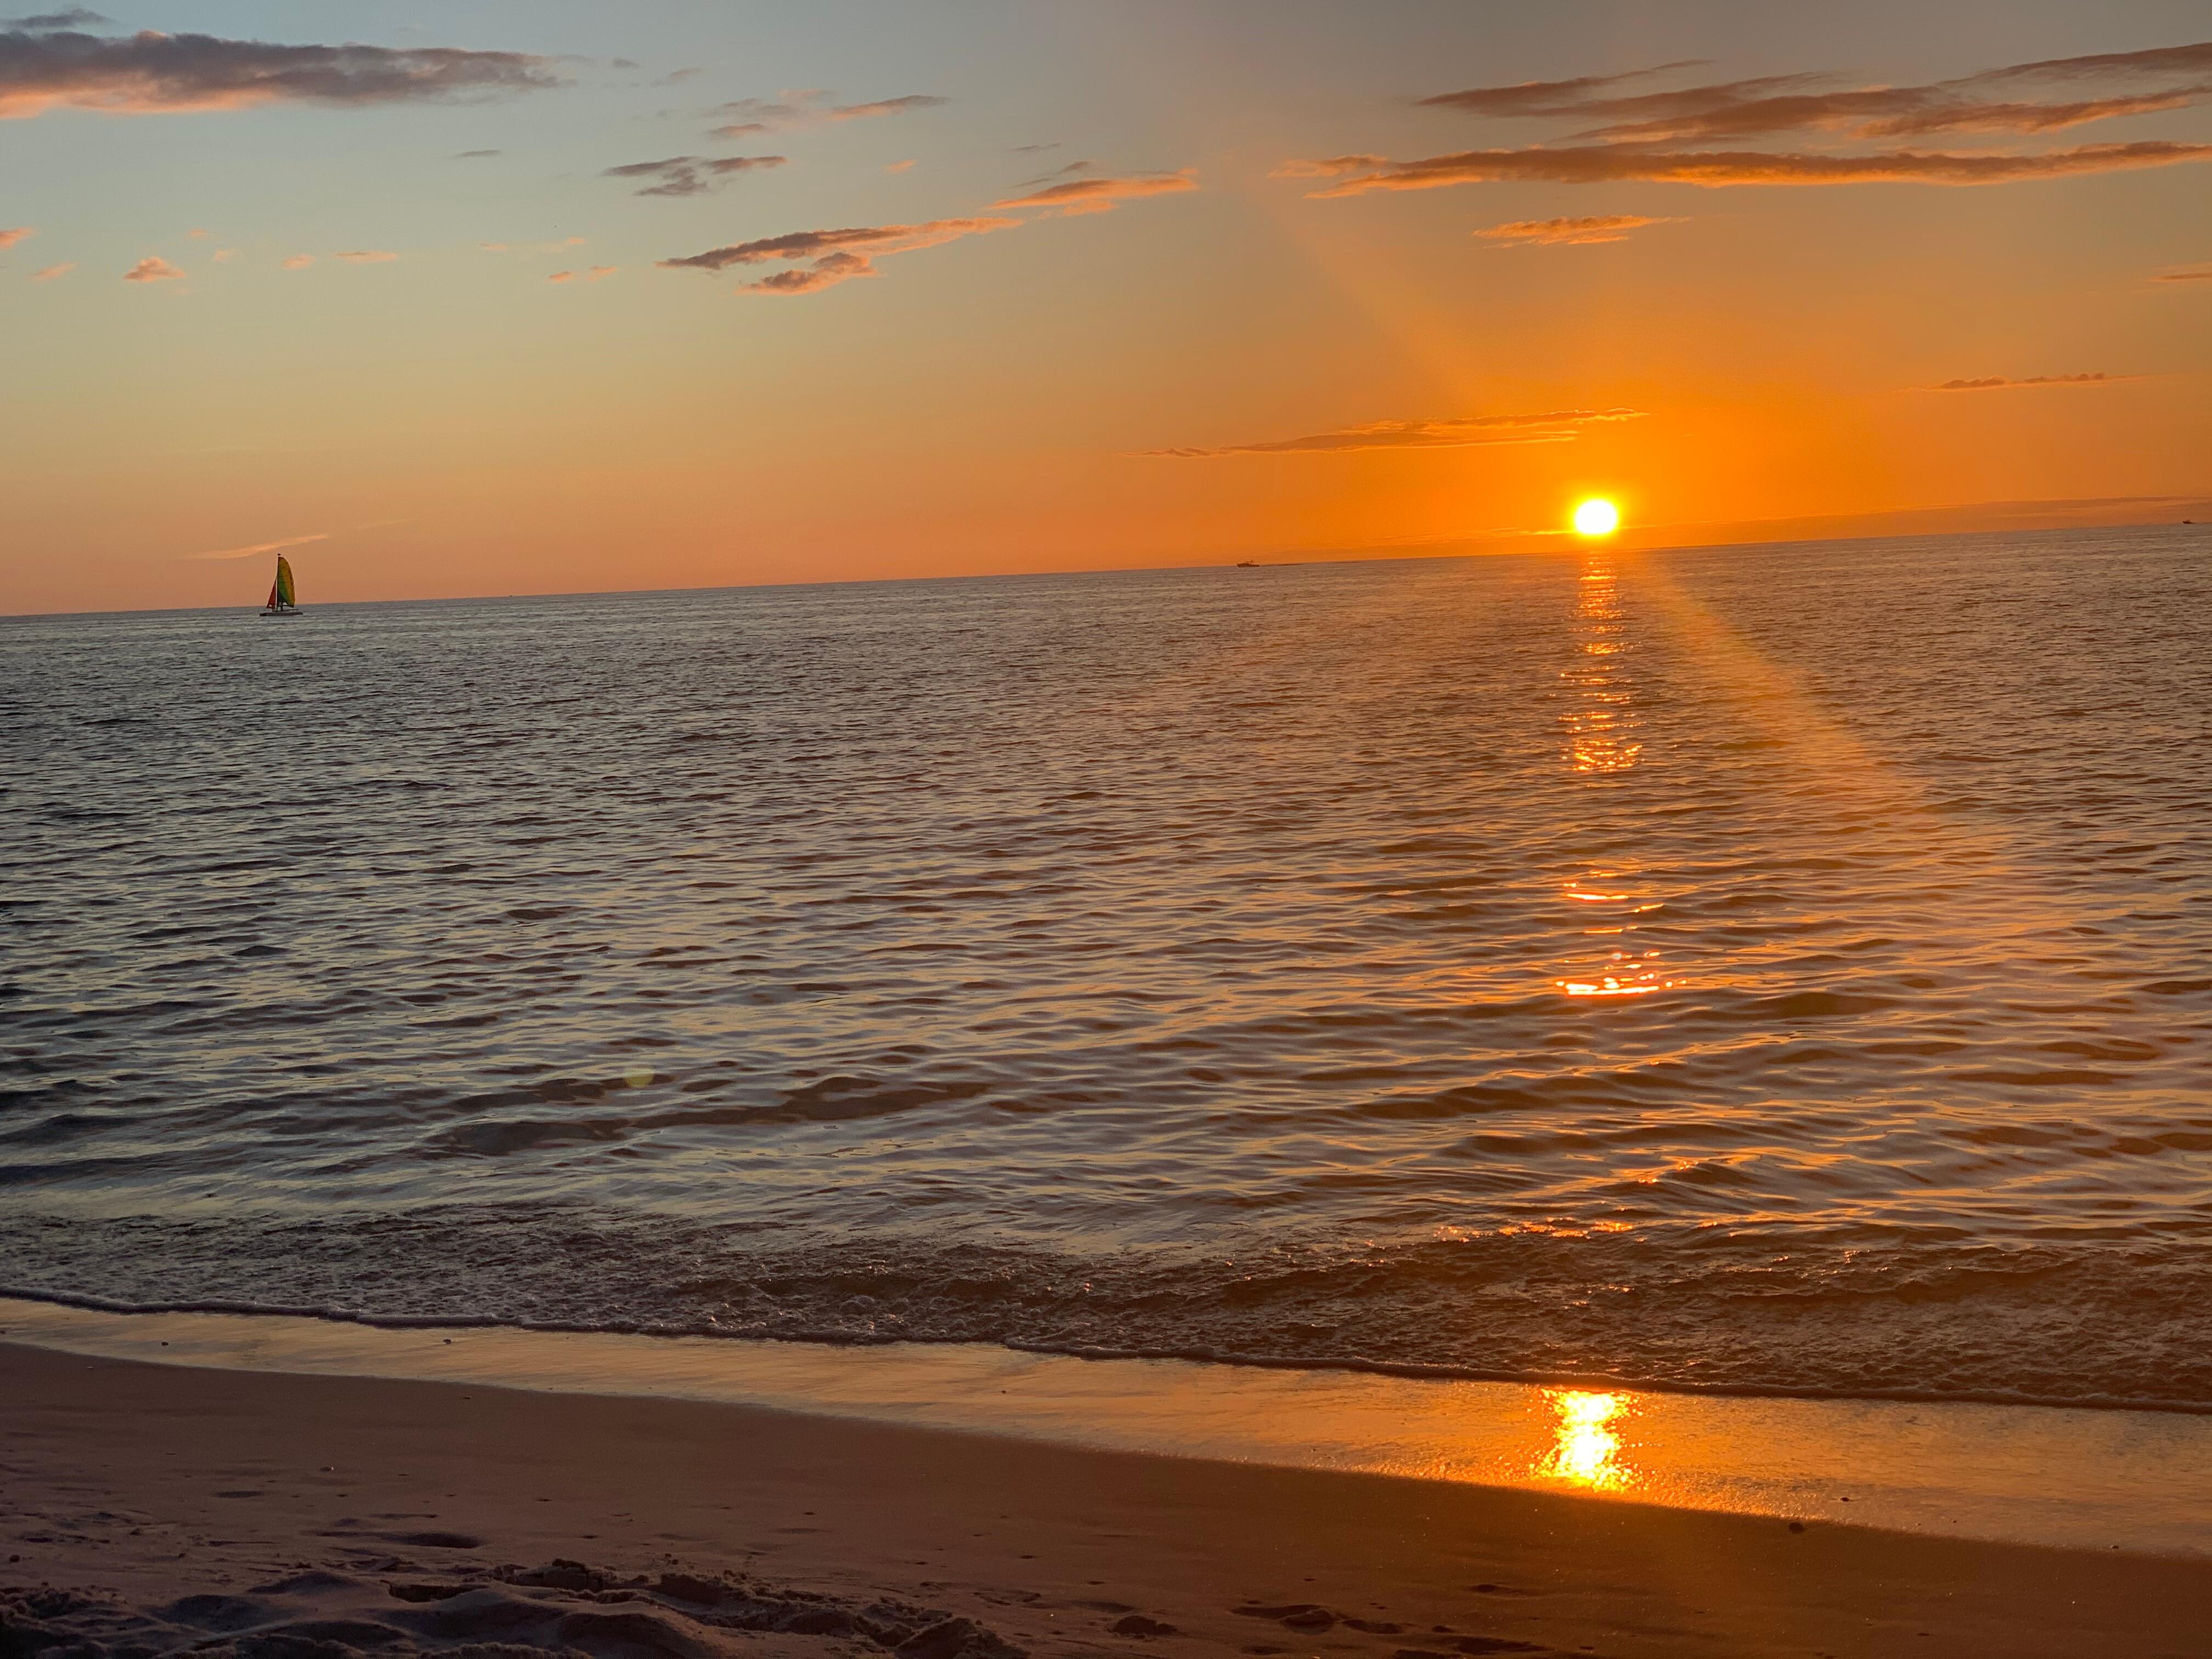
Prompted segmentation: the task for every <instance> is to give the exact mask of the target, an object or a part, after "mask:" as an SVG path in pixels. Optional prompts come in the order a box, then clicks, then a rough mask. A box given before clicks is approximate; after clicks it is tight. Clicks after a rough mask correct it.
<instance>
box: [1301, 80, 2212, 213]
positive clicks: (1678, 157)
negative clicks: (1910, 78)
mask: <svg viewBox="0 0 2212 1659" xmlns="http://www.w3.org/2000/svg"><path fill="white" fill-rule="evenodd" d="M1687 67H1690V65H1689V64H1662V65H1659V66H1658V67H1656V68H1654V69H1649V70H1631V71H1629V72H1627V73H1626V74H1620V75H1603V76H1582V77H1580V78H1578V79H1575V80H1566V81H1529V82H1520V83H1518V84H1516V85H1511V86H1491V87H1471V88H1466V89H1465V90H1462V91H1459V92H1449V93H1439V94H1436V95H1434V96H1432V97H1428V98H1424V99H1421V100H1418V101H1419V103H1420V104H1422V105H1424V106H1431V107H1437V108H1446V109H1451V110H1455V111H1456V112H1460V113H1462V114H1470V115H1475V116H1481V117H1489V118H1496V117H1513V118H1529V117H1558V118H1576V119H1577V120H1580V121H1583V122H1585V123H1587V122H1589V121H1590V120H1592V119H1595V120H1596V121H1597V123H1598V125H1585V126H1584V127H1583V130H1581V131H1576V132H1572V133H1570V134H1569V135H1567V136H1566V137H1565V139H1564V140H1561V141H1554V143H1552V144H1550V145H1546V146H1542V147H1528V148H1519V149H1475V150H1464V151H1461V152H1458V153H1455V154H1452V155H1432V156H1428V157H1425V158H1422V159H1419V160H1414V161H1392V160H1389V159H1388V158H1386V157H1383V156H1378V155H1339V156H1334V157H1328V158H1323V159H1322V160H1318V161H1291V162H1287V163H1285V164H1284V165H1283V166H1282V167H1279V168H1278V169H1277V170H1276V176H1278V177H1279V178H1293V179H1323V180H1329V181H1332V182H1330V183H1329V184H1328V185H1327V186H1326V187H1325V188H1322V189H1321V190H1319V191H1316V192H1314V193H1315V194H1316V195H1322V196H1353V195H1358V194H1361V193H1363V192H1364V191H1370V190H1425V189H1431V188H1435V187H1437V186H1440V185H1460V184H1474V183H1482V182H1489V181H1493V180H1531V181H1541V182H1546V183H1553V184H1594V183H1610V182H1614V181H1622V180H1639V181H1648V182H1657V183H1668V184H1691V185H1708V186H1717V185H1842V184H1874V183H1921V184H1936V185H1984V184H2006V183H2012V182H2015V181H2018V180H2023V179H2048V178H2063V177H2067V176H2071V175H2075V174H2081V173H2106V172H2115V171H2119V170H2122V169H2125V168H2133V167H2160V166H2166V165H2168V164H2171V163H2173V162H2179V161H2202V160H2205V159H2207V158H2208V157H2212V145H2205V144H2201V143H2161V142H2143V143H2104V144H2089V145H2085V146H2081V147H2080V148H2077V149H2057V150H2045V151H2040V152H2035V153H2027V154H2001V155H2000V154H1985V153H1971V154H1950V153H1946V152H1940V151H1937V152H1930V151H1923V150H1918V149H1895V148H1892V147H1893V146H1894V145H1895V144H1896V143H1897V142H1898V141H1899V140H1904V141H1907V142H1910V141H1912V140H1916V139H1923V138H1928V137H1934V136H1936V135H1940V134H1960V135H1966V134H1996V135H2003V136H2015V135H2019V136H2029V137H2032V136H2034V135H2038V134H2044V133H2051V132H2057V131H2063V130H2064V129H2067V128H2070V127H2076V126H2081V125H2085V124H2087V123H2091V122H2096V121H2107V120H2113V119H2118V118H2124V117H2130V116H2142V115H2152V114H2157V113H2160V112H2165V111H2170V110H2176V109H2181V108H2184V107H2186V106H2191V105H2194V104H2197V103H2202V102H2204V101H2206V100H2212V42H2207V43H2203V44H2201V45H2195V46H2168V47H2160V48H2157V49H2154V50H2152V51H2147V52H2112V53H2105V54H2101V55H2099V56H2095V57H2083V58H2050V59H2045V60H2043V61H2040V62H2038V63H2033V64H2010V65H2008V66H2005V67H2002V68H1999V69H1993V70H1981V71H1979V72H1978V73H1975V74H1972V75H1967V76H1959V77H1956V78H1954V79H1952V80H1948V81H1938V82H1929V83H1927V84H1925V85H1917V86H1864V85H1860V86H1850V85H1844V84H1839V82H1841V79H1842V77H1840V76H1836V75H1833V74H1829V73H1826V72H1820V71H1812V72H1804V73H1796V74H1788V75H1769V76H1756V77H1753V78H1749V79H1742V80H1735V81H1717V82H1708V83H1705V84H1703V85H1698V86H1689V87H1676V88H1658V89H1627V88H1625V86H1624V83H1626V82H1637V81H1642V80H1644V79H1645V78H1647V77H1650V76H1656V75H1660V74H1662V73H1666V72H1668V71H1670V70H1680V69H1685V68H1687ZM2146 80H2155V81H2157V82H2162V83H2163V84H2155V85H2148V86H2146V85H2145V84H2143V82H2145V81H2146ZM2098 83H2102V84H2101V85H2100V84H2098ZM2046 90H2047V91H2049V92H2051V93H2063V94H2067V95H2064V96H2062V97H2058V98H2056V99H2055V100H2049V101H2046V100H2044V99H2042V98H2040V97H2039V95H2038V94H2039V93H2041V92H2044V91H2046ZM1774 137H1785V138H1787V139H1788V140H1789V141H1790V142H1789V143H1787V144H1786V145H1784V146H1779V147H1772V148H1766V147H1762V148H1757V149H1744V148H1739V147H1738V146H1741V145H1742V144H1744V143H1747V141H1753V140H1759V139H1771V138H1774ZM1863 145H1878V146H1883V147H1884V148H1882V149H1880V150H1879V151H1878V152H1877V153H1872V154H1869V153H1865V152H1864V151H1863V150H1858V149H1854V148H1853V147H1854V146H1863Z"/></svg>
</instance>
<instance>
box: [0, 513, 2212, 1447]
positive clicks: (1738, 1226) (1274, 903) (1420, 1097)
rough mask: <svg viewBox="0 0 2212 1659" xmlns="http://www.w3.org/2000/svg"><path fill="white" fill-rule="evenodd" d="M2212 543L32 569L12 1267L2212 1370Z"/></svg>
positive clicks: (7, 861) (441, 1307) (20, 792)
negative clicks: (105, 594)
mask: <svg viewBox="0 0 2212 1659" xmlns="http://www.w3.org/2000/svg"><path fill="white" fill-rule="evenodd" d="M2208 551H2212V541H2208V539H2207V533H2206V532H2204V531H2203V530H2202V529H2191V528H2183V527H2179V526H2176V527H2169V528H2150V529H2133V530H2113V531H2094V532H2078V531H2077V532H2051V533H2044V534H2034V535H1990V536H1951V537H1936V538H1904V539H1889V540H1881V541H1866V542H1829V543H1819V544H1795V545H1776V546H1765V547H1746V548H1729V549H1717V550H1691V551H1675V552H1658V553H1650V552H1631V551H1613V550H1594V551H1588V552H1560V553H1556V554H1550V555H1544V556H1514V557H1491V558H1476V559H1433V560H1399V561H1388V562H1364V563H1337V564H1305V565H1294V566H1275V567H1266V568H1256V569H1232V568H1207V569H1186V570H1167V571H1142V572H1124V573H1115V574H1091V575H1073V576H1038V577H1019V578H1014V577H1010V578H997V579H988V580H944V581H915V582H901V583H883V584H855V585H842V586H810V587H784V588H755V589H734V590H721V591H714V592H682V593H652V594H623V595H604V596H585V597H574V598H558V599H508V600H483V601H470V602H446V603H435V604H432V603H424V604H390V605H316V604H314V603H313V600H314V592H313V573H311V572H307V571H303V572H302V573H301V574H302V578H303V582H304V584H305V586H306V588H307V592H305V594H304V597H305V598H306V599H307V600H308V602H309V611H308V614H307V615H306V616H305V617H301V618H298V619H296V620H290V621H276V620H264V619H261V618H259V617H257V616H255V615H254V614H253V611H252V609H251V608H250V607H249V606H246V605H241V606H240V608H239V609H237V610H234V611H220V612H216V611H196V612H168V613H143V614H126V615H103V616H82V617H33V618H17V619H12V620H8V621H5V622H0V882H3V883H4V884H3V885H0V941H4V944H0V1294H7V1295H15V1296H24V1297H43V1298H50V1299H59V1300H65V1301H75V1302H80V1303H84V1304H90V1305H94V1306H105V1307H123V1308H143V1309H228V1310H245V1309H252V1310H282V1311H287V1312H294V1313H312V1314H320V1315H324V1316H344V1317H357V1318H368V1319H371V1320H375V1321H385V1322H448V1321H449V1322H462V1323H471V1322H473V1323H495V1324H509V1325H520V1326H544V1327H553V1328H565V1329H581V1330H605V1331H616V1332H638V1331H647V1332H668V1333H683V1334H695V1335H696V1334H725V1335H730V1336H738V1337H744V1336H780V1337H790V1338H799V1339H806V1340H818V1341H822V1342H832V1343H876V1342H885V1341H892V1340H944V1341H969V1342H975V1341H981V1342H992V1343H998V1344H1002V1345H1006V1346H1012V1347H1017V1348H1025V1349H1037V1350H1043V1351H1048V1352H1064V1353H1075V1354H1086V1355H1091V1354H1095V1355H1107V1354H1111V1355H1123V1356H1145V1355H1176V1356H1185V1357H1192V1358H1207V1359H1215V1360H1224V1361H1244V1362H1258V1363H1267V1364H1291V1365H1304V1366H1348V1367H1354V1368H1370V1369H1376V1370H1416V1371H1422V1370H1435V1371H1437V1372H1439V1373H1443V1374H1448V1375H1458V1376H1473V1377H1495V1378H1523V1379H1541V1380H1561V1379H1587V1380H1596V1379H1604V1380H1607V1381H1611V1382H1615V1383H1625V1384H1628V1385H1631V1386H1642V1387H1650V1388H1657V1389H1711V1390H1717V1391H1723V1392H1739V1393H1778V1394H1793V1395H1814V1396H1856V1397H1883V1396H1899V1397H1905V1398H1915V1399H1919V1398H1926V1399H1956V1400H1980V1401H2032V1402H2042V1403H2052V1404H2073V1405H2121V1404H2125V1405H2136V1406H2166V1407H2184V1408H2188V1409H2193V1410H2198V1411H2212V650H2208V649H2207V648H2206V642H2207V639H2208V635H2207V630H2206V618H2207V617H2208V616H2212V558H2208Z"/></svg>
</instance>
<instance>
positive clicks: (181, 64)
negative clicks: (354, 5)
mask: <svg viewBox="0 0 2212 1659" xmlns="http://www.w3.org/2000/svg"><path fill="white" fill-rule="evenodd" d="M54 15H56V16H59V15H62V14H54ZM559 80H560V77H559V76H558V75H557V74H556V71H555V70H554V68H553V65H552V63H551V60H550V59H548V58H538V57H533V56H532V55H530V54H528V53H525V52H465V51H462V50H459V49H458V48H455V47H450V46H421V47H406V48H396V47H389V46H360V45H354V44H349V45H345V46H278V45H275V44H272V43H270V42H269V41H265V40H222V39H219V38H217V37H216V36H213V35H207V34H159V33H155V32H153V31H152V30H147V31H145V32H144V33H138V34H134V35H130V36H126V37H116V38H110V37H106V36H101V35H94V34H86V33H79V32H76V31H73V30H58V31H38V30H33V29H29V28H17V29H15V30H12V31H9V32H8V33H0V118H9V117H21V116H32V115H37V114H39V113H40V112H42V111H45V110H48V109H54V108H58V107H62V106H70V107H75V108H78V109H92V110H101V111H105V112H107V113H109V114H112V115H154V114H166V113H174V112H183V111H192V110H218V109H243V108H246V107H248V106H252V105H256V104H272V103H307V104H336V105H363V104H391V103H402V102H407V101H412V100H426V99H441V98H450V97H454V96H459V95H466V94H500V93H517V92H529V91H534V90H537V89H538V88H544V87H551V86H556V85H557V84H559Z"/></svg>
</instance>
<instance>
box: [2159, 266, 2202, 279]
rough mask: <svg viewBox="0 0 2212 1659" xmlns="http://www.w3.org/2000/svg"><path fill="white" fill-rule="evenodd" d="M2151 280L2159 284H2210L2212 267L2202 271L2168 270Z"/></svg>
mask: <svg viewBox="0 0 2212 1659" xmlns="http://www.w3.org/2000/svg"><path fill="white" fill-rule="evenodd" d="M2152 280H2153V281H2154V282H2160V283H2212V265H2207V266H2205V268H2204V269H2203V270H2169V271H2166V272H2164V273H2162V274H2161V275H2160V276H2155V277H2154V278H2153V279H2152Z"/></svg>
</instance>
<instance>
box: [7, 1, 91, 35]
mask: <svg viewBox="0 0 2212 1659" xmlns="http://www.w3.org/2000/svg"><path fill="white" fill-rule="evenodd" d="M107 21H108V20H107V19H106V18H105V17H102V16H101V15H100V14H99V13H98V12H96V11H87V10H86V9H84V8H83V7H82V6H71V7H70V9H68V10H67V11H41V12H33V14H32V15H30V16H28V17H0V28H6V29H22V30H24V31H26V32H27V33H32V34H51V33H53V32H54V31H55V30H56V29H96V28H99V27H102V26H103V25H105V24H106V22H107Z"/></svg>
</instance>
